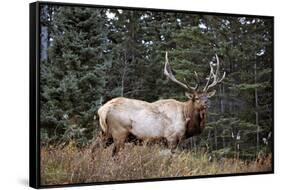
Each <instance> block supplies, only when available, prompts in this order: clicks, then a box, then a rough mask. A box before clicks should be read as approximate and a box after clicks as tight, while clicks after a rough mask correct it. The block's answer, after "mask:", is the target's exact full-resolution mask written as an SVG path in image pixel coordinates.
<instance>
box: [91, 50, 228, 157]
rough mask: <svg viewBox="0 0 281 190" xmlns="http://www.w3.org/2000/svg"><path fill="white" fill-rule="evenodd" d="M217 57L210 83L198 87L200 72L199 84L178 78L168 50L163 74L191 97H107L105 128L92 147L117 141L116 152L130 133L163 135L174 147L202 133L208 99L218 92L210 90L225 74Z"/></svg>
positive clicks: (102, 109)
mask: <svg viewBox="0 0 281 190" xmlns="http://www.w3.org/2000/svg"><path fill="white" fill-rule="evenodd" d="M215 57H216V60H217V63H216V70H215V69H214V65H215V64H214V63H212V62H210V74H209V76H208V78H206V79H207V83H206V85H205V87H204V88H203V90H200V91H199V90H198V86H199V79H198V75H197V73H196V72H195V76H196V79H197V84H196V85H195V86H194V87H192V86H190V85H188V84H187V83H186V82H185V83H183V82H180V81H178V80H177V79H176V78H175V76H174V75H173V73H172V71H171V67H170V65H169V61H168V53H167V52H166V56H165V66H164V74H165V75H166V76H167V78H169V79H170V80H171V81H173V82H174V83H176V84H178V85H179V86H181V87H183V88H184V89H185V90H186V93H185V95H186V96H187V98H188V99H189V100H188V101H186V102H179V101H177V100H174V99H164V100H158V101H156V102H153V103H148V102H145V101H141V100H135V99H129V98H124V97H118V98H114V99H112V100H110V101H108V102H107V103H106V104H104V105H103V106H102V107H100V108H99V110H98V115H99V123H100V127H101V130H102V132H101V134H100V137H99V141H96V142H95V143H94V145H93V151H94V149H95V148H96V147H97V146H100V145H102V146H103V147H106V146H108V145H110V144H112V143H114V147H113V152H112V155H115V154H116V153H117V152H118V151H119V150H120V148H122V147H123V146H124V143H125V142H126V140H128V138H129V136H130V135H133V136H134V137H136V138H137V139H140V140H150V139H161V138H163V139H165V140H166V141H167V142H168V146H169V147H170V148H171V150H174V149H175V148H176V147H177V145H178V143H179V142H181V141H182V140H184V139H187V138H189V137H192V136H195V135H198V134H200V133H201V132H202V130H203V129H204V128H205V122H206V114H207V107H208V103H209V100H208V99H209V98H210V97H212V96H214V95H215V93H216V91H215V90H213V91H210V92H208V91H209V90H210V89H211V88H213V87H214V86H215V85H217V84H218V83H220V82H222V80H223V79H224V78H225V72H224V73H223V75H222V77H221V78H219V66H220V63H219V58H218V56H217V55H215ZM214 70H215V71H214Z"/></svg>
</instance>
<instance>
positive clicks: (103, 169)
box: [41, 143, 272, 185]
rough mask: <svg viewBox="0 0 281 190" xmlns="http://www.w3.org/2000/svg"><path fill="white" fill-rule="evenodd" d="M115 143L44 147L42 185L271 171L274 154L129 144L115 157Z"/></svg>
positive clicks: (42, 150) (42, 149) (42, 152)
mask: <svg viewBox="0 0 281 190" xmlns="http://www.w3.org/2000/svg"><path fill="white" fill-rule="evenodd" d="M112 148H113V147H112V146H110V147H108V148H107V149H98V150H96V151H95V153H94V154H92V153H91V149H90V148H89V147H88V148H87V147H86V148H82V149H80V148H77V147H76V146H75V145H74V143H70V144H69V145H67V146H65V147H63V148H58V147H53V146H48V147H47V146H43V147H41V185H55V184H71V183H90V182H103V181H117V180H137V179H149V178H165V177H180V176H200V175H216V174H231V173H245V172H266V171H271V170H272V168H271V166H272V165H271V163H272V157H271V155H267V156H259V157H258V158H257V159H255V160H251V161H249V160H247V161H246V160H242V159H239V158H237V157H236V158H224V157H221V158H216V157H214V156H212V155H210V154H208V153H206V152H205V153H204V152H202V151H179V150H178V151H177V152H176V153H174V154H171V153H170V151H169V150H168V149H165V148H163V147H161V146H159V145H150V146H136V145H133V144H126V146H125V148H124V149H123V150H121V151H120V152H119V153H118V155H117V156H115V157H114V158H112V156H111V152H112Z"/></svg>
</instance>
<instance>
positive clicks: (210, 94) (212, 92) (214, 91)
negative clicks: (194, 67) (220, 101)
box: [207, 90, 216, 98]
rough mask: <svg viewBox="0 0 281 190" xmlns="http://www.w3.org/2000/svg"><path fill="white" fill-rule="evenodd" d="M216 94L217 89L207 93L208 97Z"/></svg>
mask: <svg viewBox="0 0 281 190" xmlns="http://www.w3.org/2000/svg"><path fill="white" fill-rule="evenodd" d="M215 94H216V90H213V91H211V92H208V93H207V96H208V98H211V97H212V96H214V95H215Z"/></svg>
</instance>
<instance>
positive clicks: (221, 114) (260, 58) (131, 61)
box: [40, 6, 273, 158]
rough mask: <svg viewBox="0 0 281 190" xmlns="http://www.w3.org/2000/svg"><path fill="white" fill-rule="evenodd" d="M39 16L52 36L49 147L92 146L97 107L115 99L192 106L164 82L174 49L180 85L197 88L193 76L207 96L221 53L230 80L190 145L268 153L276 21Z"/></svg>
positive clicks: (48, 12) (46, 83)
mask: <svg viewBox="0 0 281 190" xmlns="http://www.w3.org/2000/svg"><path fill="white" fill-rule="evenodd" d="M41 14H42V17H41V20H42V23H44V26H47V27H48V30H47V31H48V32H49V38H48V39H49V41H48V44H49V46H48V58H47V59H46V60H42V61H41V64H40V72H41V73H40V81H41V85H40V86H41V89H40V90H41V91H40V93H41V102H40V103H41V110H40V120H41V126H42V128H41V129H42V130H41V138H42V139H41V140H42V141H43V142H46V143H67V142H69V141H72V140H75V141H77V142H79V144H80V145H81V146H84V145H86V144H88V143H89V142H90V140H91V139H92V138H93V136H95V134H96V133H97V132H98V130H99V127H98V120H97V119H98V118H97V113H96V112H97V109H98V108H99V107H100V106H101V105H102V104H104V103H105V102H106V101H108V100H110V99H112V98H114V97H118V96H125V97H128V98H135V99H141V100H145V101H149V102H152V101H156V100H158V99H163V98H175V99H177V100H180V101H186V97H185V96H184V93H183V90H182V89H181V88H180V87H178V86H176V85H175V84H173V83H171V82H170V81H168V80H167V79H166V78H165V77H164V75H163V64H164V55H165V52H166V51H168V52H169V61H170V63H171V65H172V68H173V71H174V72H175V75H176V77H177V78H178V80H181V81H184V79H185V80H186V81H188V83H189V84H190V85H194V84H195V82H196V81H195V79H194V71H196V72H197V73H198V75H199V78H200V81H199V83H200V86H201V89H202V86H204V85H205V83H206V80H205V79H206V76H207V75H208V73H209V62H210V61H213V62H214V61H215V57H214V55H215V54H217V55H218V56H219V58H220V62H221V65H222V66H221V69H222V70H224V71H225V72H226V78H225V80H224V82H223V83H222V84H220V85H218V86H217V87H216V90H217V94H216V96H215V97H214V98H213V99H212V100H211V102H212V103H211V107H210V109H209V113H208V122H207V127H206V129H205V131H204V133H203V134H202V135H200V137H199V138H197V140H195V139H194V141H193V143H192V147H197V146H199V147H203V146H207V147H208V151H210V152H214V153H216V154H217V153H218V152H219V153H220V154H221V152H222V153H223V155H234V154H235V155H236V154H237V153H240V155H241V156H242V155H244V156H245V157H247V158H249V157H251V156H252V157H253V156H256V155H257V154H258V153H259V152H260V151H264V150H266V151H270V150H269V145H270V143H271V141H272V139H271V137H269V138H268V135H269V134H270V133H272V103H273V99H272V88H273V87H272V64H273V57H272V51H273V50H272V27H273V26H272V20H271V19H266V18H263V19H261V18H255V17H236V16H235V17H234V16H213V15H212V16H211V15H209V16H208V15H196V14H183V13H167V12H165V13H164V12H153V11H131V10H122V11H121V10H119V9H118V10H117V9H95V8H82V7H80V8H79V7H77V8H74V7H67V6H63V7H45V8H44V9H42V13H41ZM43 21H44V22H43ZM238 136H239V138H238ZM264 138H265V139H266V141H264ZM238 144H239V148H237V146H238ZM80 145H79V146H80Z"/></svg>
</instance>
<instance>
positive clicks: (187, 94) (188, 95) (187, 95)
mask: <svg viewBox="0 0 281 190" xmlns="http://www.w3.org/2000/svg"><path fill="white" fill-rule="evenodd" d="M185 96H186V97H188V99H192V98H193V94H192V93H189V92H185Z"/></svg>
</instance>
